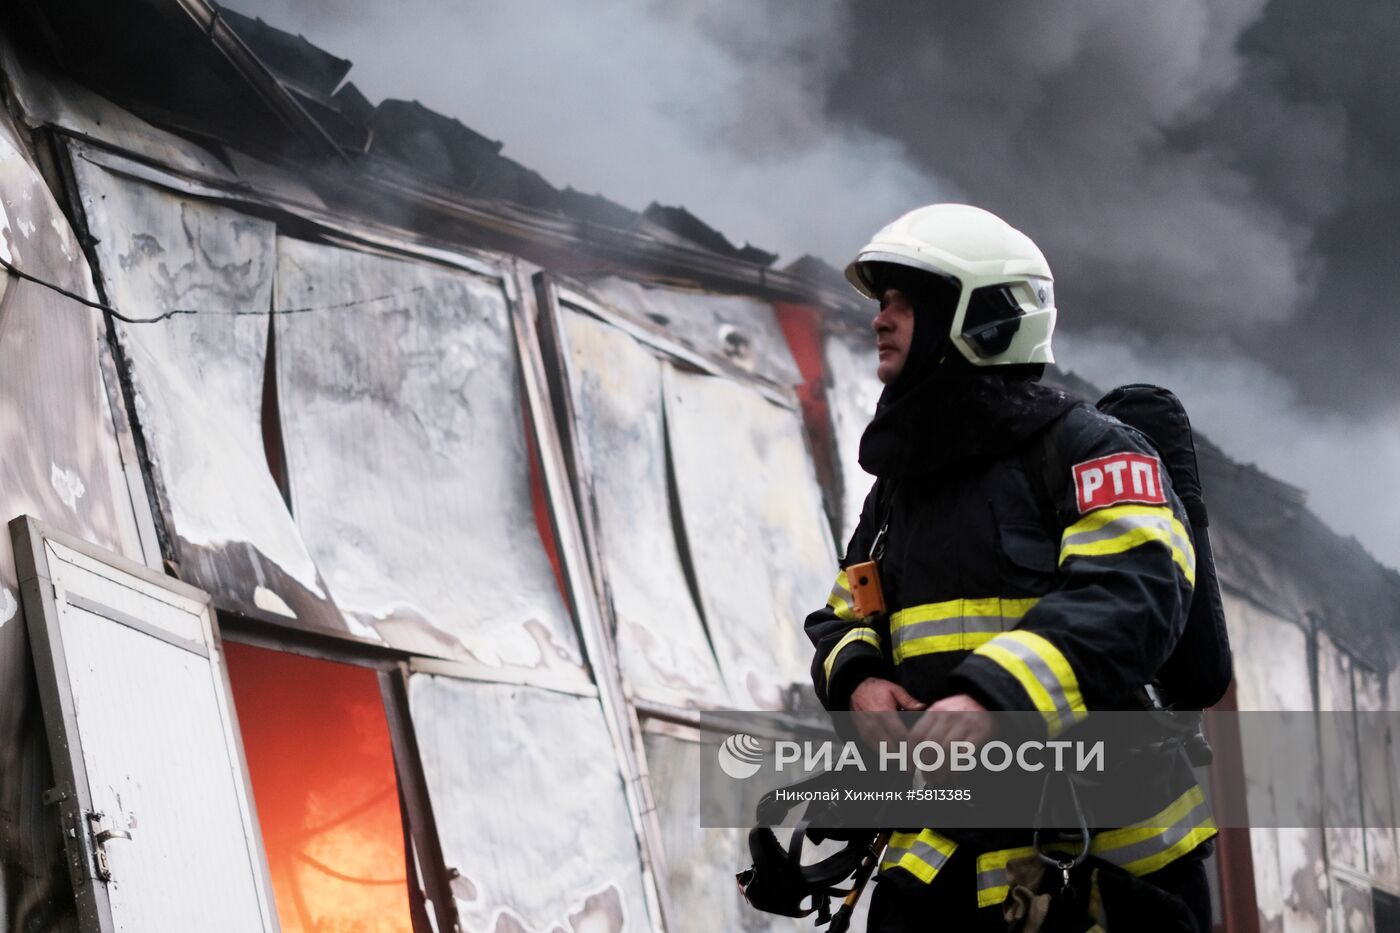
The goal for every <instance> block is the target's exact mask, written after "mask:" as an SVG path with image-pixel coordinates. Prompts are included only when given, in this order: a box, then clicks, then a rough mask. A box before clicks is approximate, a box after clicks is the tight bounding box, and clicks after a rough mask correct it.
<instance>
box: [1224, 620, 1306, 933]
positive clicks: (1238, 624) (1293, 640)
mask: <svg viewBox="0 0 1400 933" xmlns="http://www.w3.org/2000/svg"><path fill="white" fill-rule="evenodd" d="M1225 615H1226V621H1227V623H1228V625H1229V630H1230V643H1231V647H1232V648H1233V649H1234V653H1235V657H1236V658H1237V659H1238V660H1237V663H1236V665H1235V678H1236V686H1237V690H1238V700H1239V707H1240V709H1241V710H1244V711H1248V710H1285V711H1304V710H1310V709H1312V708H1313V698H1312V687H1311V677H1310V675H1309V672H1308V639H1307V635H1306V633H1304V632H1303V630H1302V629H1301V628H1299V627H1298V626H1297V625H1294V624H1292V623H1289V622H1286V621H1284V620H1283V619H1280V618H1278V617H1277V616H1275V615H1272V614H1271V613H1269V612H1267V611H1265V610H1263V609H1260V608H1258V607H1257V606H1255V605H1254V604H1252V603H1250V602H1247V601H1245V600H1243V599H1240V598H1239V597H1237V596H1235V595H1233V594H1226V595H1225ZM1241 738H1242V741H1243V742H1244V744H1245V748H1244V750H1243V751H1244V758H1245V760H1246V761H1250V762H1269V763H1270V766H1269V767H1267V768H1256V769H1254V770H1252V771H1249V772H1247V773H1246V775H1245V779H1246V786H1247V788H1248V793H1249V797H1248V802H1249V813H1250V821H1251V822H1252V823H1254V824H1255V825H1256V826H1259V827H1264V828H1257V829H1251V830H1250V843H1251V845H1250V848H1251V851H1252V854H1253V861H1254V881H1255V890H1256V897H1257V900H1258V904H1259V915H1260V916H1259V928H1260V929H1261V930H1263V931H1279V933H1324V931H1325V930H1326V929H1327V920H1328V908H1327V903H1328V896H1329V887H1328V883H1327V872H1326V862H1325V857H1324V851H1323V850H1324V842H1323V838H1324V837H1323V831H1322V830H1319V829H1304V828H1281V829H1280V828H1269V827H1270V826H1271V824H1272V823H1274V822H1275V815H1276V814H1277V813H1278V812H1287V813H1314V814H1316V818H1315V819H1313V820H1310V822H1312V824H1313V826H1318V825H1321V824H1320V820H1321V808H1322V805H1323V804H1322V794H1321V790H1320V787H1321V782H1322V776H1321V775H1320V774H1314V775H1311V776H1307V775H1302V776H1300V775H1298V774H1297V769H1298V762H1299V761H1318V760H1319V758H1318V752H1317V750H1315V749H1314V750H1313V751H1311V752H1309V751H1307V750H1302V751H1301V752H1300V751H1298V750H1294V749H1289V748H1284V747H1268V746H1266V747H1252V746H1251V745H1250V742H1251V739H1253V740H1255V741H1256V742H1258V741H1259V736H1258V735H1256V734H1255V733H1252V732H1250V731H1249V730H1244V734H1243V735H1242V737H1241ZM1276 777H1278V778H1279V779H1278V780H1277V781H1276V780H1275V778H1276ZM1276 784H1277V785H1278V786H1275V785H1276ZM1285 792H1286V793H1290V794H1295V795H1296V794H1298V793H1300V792H1301V793H1303V794H1304V796H1303V797H1302V798H1296V797H1295V798H1294V799H1291V800H1278V799H1277V795H1278V794H1280V793H1285Z"/></svg>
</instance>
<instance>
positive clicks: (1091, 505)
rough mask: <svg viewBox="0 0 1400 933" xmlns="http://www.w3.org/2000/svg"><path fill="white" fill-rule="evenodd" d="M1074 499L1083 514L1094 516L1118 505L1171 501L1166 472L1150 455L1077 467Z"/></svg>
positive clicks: (1124, 456)
mask: <svg viewBox="0 0 1400 933" xmlns="http://www.w3.org/2000/svg"><path fill="white" fill-rule="evenodd" d="M1074 496H1075V499H1076V500H1077V501H1078V503H1079V512H1080V514H1083V513H1085V512H1091V511H1093V510H1094V509H1101V508H1103V507H1104V506H1106V505H1113V504H1114V503H1117V502H1145V503H1149V504H1153V505H1160V504H1162V503H1164V502H1166V501H1167V496H1166V493H1165V492H1164V491H1163V489H1162V468H1161V464H1160V463H1158V461H1157V458H1156V457H1152V456H1149V455H1147V454H1129V453H1122V454H1110V455H1109V456H1107V457H1097V458H1095V459H1093V460H1085V461H1084V462H1083V463H1076V464H1075V465H1074Z"/></svg>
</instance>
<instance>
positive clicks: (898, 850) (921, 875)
mask: <svg viewBox="0 0 1400 933" xmlns="http://www.w3.org/2000/svg"><path fill="white" fill-rule="evenodd" d="M924 832H930V831H929V830H925V831H924ZM903 835H906V834H902V833H901V834H896V836H903ZM907 835H911V836H913V841H912V842H911V843H910V844H909V845H907V846H899V845H894V844H891V845H890V846H888V847H887V848H886V849H885V855H884V857H883V858H881V859H880V868H881V869H882V870H883V869H889V868H900V869H903V870H904V871H907V872H909V873H910V874H911V875H913V876H914V877H916V878H918V879H919V880H920V881H922V882H924V883H925V884H927V883H929V882H930V881H932V880H933V879H934V876H936V875H937V874H938V872H939V871H940V870H941V869H942V868H943V866H944V865H945V864H947V862H948V859H949V857H950V856H951V855H952V852H953V850H955V849H956V848H957V843H955V842H953V840H951V839H942V841H943V844H944V845H945V846H946V847H947V849H948V852H947V853H946V854H945V853H944V852H943V851H942V850H941V849H939V848H937V847H936V846H934V845H932V844H930V843H928V842H925V841H923V839H921V838H920V837H921V836H922V835H923V833H919V834H917V835H915V834H912V833H911V834H907ZM940 838H942V837H940ZM910 862H912V863H913V864H909V863H910ZM902 863H903V864H902Z"/></svg>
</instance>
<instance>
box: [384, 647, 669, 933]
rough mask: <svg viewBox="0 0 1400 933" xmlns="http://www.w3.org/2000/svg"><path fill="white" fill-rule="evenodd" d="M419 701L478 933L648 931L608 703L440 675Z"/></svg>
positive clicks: (426, 764)
mask: <svg viewBox="0 0 1400 933" xmlns="http://www.w3.org/2000/svg"><path fill="white" fill-rule="evenodd" d="M409 694H410V705H411V707H412V713H413V722H414V728H415V731H416V733H417V735H418V745H419V748H420V750H421V753H422V759H423V770H424V773H425V774H426V776H427V780H428V789H429V793H430V795H431V797H432V803H433V813H434V817H435V819H436V821H437V825H438V833H439V835H440V837H441V839H442V848H443V856H444V858H445V859H446V862H447V866H448V870H449V872H451V873H453V875H454V878H453V881H452V891H453V894H454V895H455V897H456V900H457V910H458V912H459V913H460V915H461V918H462V923H463V927H464V929H465V930H467V931H468V933H499V931H504V930H556V929H558V930H588V931H597V933H620V931H622V930H629V931H630V930H641V929H646V928H647V926H648V920H647V912H646V905H645V900H644V895H643V893H642V890H643V889H642V874H641V861H640V858H641V856H640V850H639V848H638V840H637V836H636V834H635V833H634V832H633V828H632V826H633V824H632V820H631V818H630V816H629V814H628V810H627V802H626V798H625V797H624V795H623V788H622V775H621V773H620V772H619V770H618V767H617V759H616V758H615V757H614V754H613V745H612V742H611V740H610V739H609V737H608V731H607V727H606V725H605V723H604V721H603V714H602V710H601V708H600V707H599V705H598V701H597V700H596V699H594V698H591V697H581V696H570V695H567V694H562V693H555V692H553V691H549V690H542V689H539V688H535V687H522V686H510V685H505V684H487V683H478V682H472V681H463V680H454V679H450V678H446V677H434V676H430V675H426V674H418V675H414V677H413V678H412V679H411V681H410V682H409Z"/></svg>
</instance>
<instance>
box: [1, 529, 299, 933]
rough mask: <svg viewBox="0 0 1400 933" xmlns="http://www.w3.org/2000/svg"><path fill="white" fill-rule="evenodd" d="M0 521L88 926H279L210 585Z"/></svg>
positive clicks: (156, 930)
mask: <svg viewBox="0 0 1400 933" xmlns="http://www.w3.org/2000/svg"><path fill="white" fill-rule="evenodd" d="M10 532H11V535H12V537H13V538H14V544H15V562H16V565H17V569H18V571H19V579H20V586H21V591H22V593H23V597H24V613H25V618H26V620H27V623H28V628H29V633H30V640H31V645H32V651H33V654H34V663H35V669H36V672H37V675H38V682H39V690H40V694H41V699H42V702H43V708H44V718H45V724H46V726H47V728H48V734H49V743H50V747H51V749H52V756H53V764H54V780H55V787H54V788H53V790H51V791H50V792H49V794H48V795H47V797H46V799H47V800H48V801H49V802H50V803H52V804H54V805H55V806H57V807H58V810H59V813H60V814H61V819H62V825H63V835H64V844H65V845H66V847H67V856H68V867H69V872H70V875H71V877H72V880H73V885H74V890H75V892H76V894H77V902H78V910H79V916H80V920H81V923H82V929H83V931H84V933H117V931H130V933H138V931H139V933H166V931H169V933H177V931H195V930H198V931H201V933H204V931H209V933H217V931H229V933H256V931H275V930H277V929H278V925H277V913H276V911H275V910H274V909H273V906H272V901H271V895H270V890H271V888H270V886H269V884H268V882H267V866H266V860H265V858H264V856H263V852H262V844H261V838H260V835H259V831H258V827H257V818H256V816H255V815H254V811H253V804H252V796H251V791H250V789H249V783H248V773H247V768H246V765H245V763H244V760H243V749H242V745H241V743H240V741H239V737H238V727H237V723H236V720H235V717H234V713H233V707H232V704H231V701H230V699H229V689H228V681H227V678H226V674H225V670H224V666H223V663H222V660H221V658H220V655H219V649H218V645H217V642H216V639H215V636H214V618H213V607H212V605H211V603H210V600H209V597H208V596H207V595H206V594H205V593H203V592H201V591H199V590H197V589H194V588H193V587H190V586H186V585H184V584H182V583H180V582H178V581H176V580H172V579H169V578H167V577H163V576H161V575H159V574H156V573H153V572H152V571H150V570H148V569H147V568H145V567H142V566H140V565H138V564H133V563H131V562H130V561H127V560H125V559H123V558H121V557H118V556H117V555H115V554H111V553H108V552H105V551H103V550H101V549H100V548H97V547H95V546H93V545H91V544H87V543H86V542H83V541H79V540H77V539H74V538H71V537H69V536H66V535H62V534H58V533H56V532H54V531H52V530H51V529H48V528H46V527H45V526H43V525H42V524H40V523H38V522H36V521H34V520H33V519H31V518H27V517H22V518H17V519H15V520H14V521H13V522H11V523H10Z"/></svg>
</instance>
